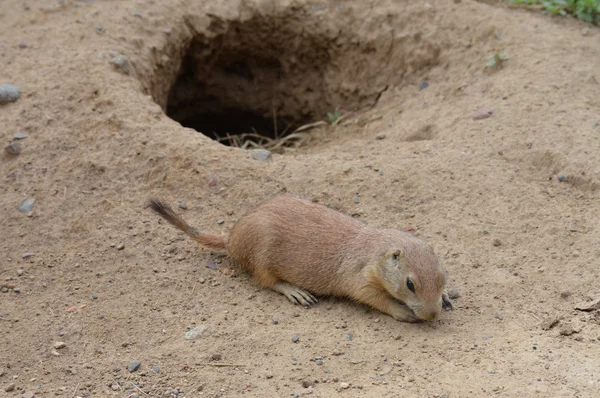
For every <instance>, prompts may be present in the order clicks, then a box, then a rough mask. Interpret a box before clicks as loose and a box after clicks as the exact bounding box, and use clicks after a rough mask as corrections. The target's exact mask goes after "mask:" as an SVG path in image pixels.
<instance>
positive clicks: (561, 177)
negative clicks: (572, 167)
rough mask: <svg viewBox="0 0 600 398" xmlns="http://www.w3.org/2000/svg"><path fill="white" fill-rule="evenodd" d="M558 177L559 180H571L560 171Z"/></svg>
mask: <svg viewBox="0 0 600 398" xmlns="http://www.w3.org/2000/svg"><path fill="white" fill-rule="evenodd" d="M556 178H558V181H560V182H567V181H568V180H569V177H567V175H566V174H563V173H560V174H559V175H558V176H557V177H556Z"/></svg>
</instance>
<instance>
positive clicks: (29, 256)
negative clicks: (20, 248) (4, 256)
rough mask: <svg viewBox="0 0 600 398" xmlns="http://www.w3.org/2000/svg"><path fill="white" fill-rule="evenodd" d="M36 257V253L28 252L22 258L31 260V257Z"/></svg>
mask: <svg viewBox="0 0 600 398" xmlns="http://www.w3.org/2000/svg"><path fill="white" fill-rule="evenodd" d="M34 255H35V254H34V253H31V252H26V253H23V256H22V257H23V260H29V259H30V258H31V257H33V256H34Z"/></svg>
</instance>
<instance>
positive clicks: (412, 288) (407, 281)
mask: <svg viewBox="0 0 600 398" xmlns="http://www.w3.org/2000/svg"><path fill="white" fill-rule="evenodd" d="M406 287H407V288H408V290H410V291H411V292H413V293H414V292H415V285H414V284H413V282H412V281H411V280H410V279H407V280H406Z"/></svg>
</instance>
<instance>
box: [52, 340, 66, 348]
mask: <svg viewBox="0 0 600 398" xmlns="http://www.w3.org/2000/svg"><path fill="white" fill-rule="evenodd" d="M66 346H67V345H66V344H65V343H64V342H62V341H57V342H56V343H54V348H56V349H57V350H60V349H61V348H65V347H66Z"/></svg>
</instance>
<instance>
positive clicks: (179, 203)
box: [177, 201, 188, 210]
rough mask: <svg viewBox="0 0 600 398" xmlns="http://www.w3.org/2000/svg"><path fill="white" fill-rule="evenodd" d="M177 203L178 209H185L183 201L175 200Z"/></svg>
mask: <svg viewBox="0 0 600 398" xmlns="http://www.w3.org/2000/svg"><path fill="white" fill-rule="evenodd" d="M177 205H178V206H179V208H180V209H183V210H186V209H187V208H188V207H187V205H186V204H185V203H183V202H181V201H179V202H177Z"/></svg>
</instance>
